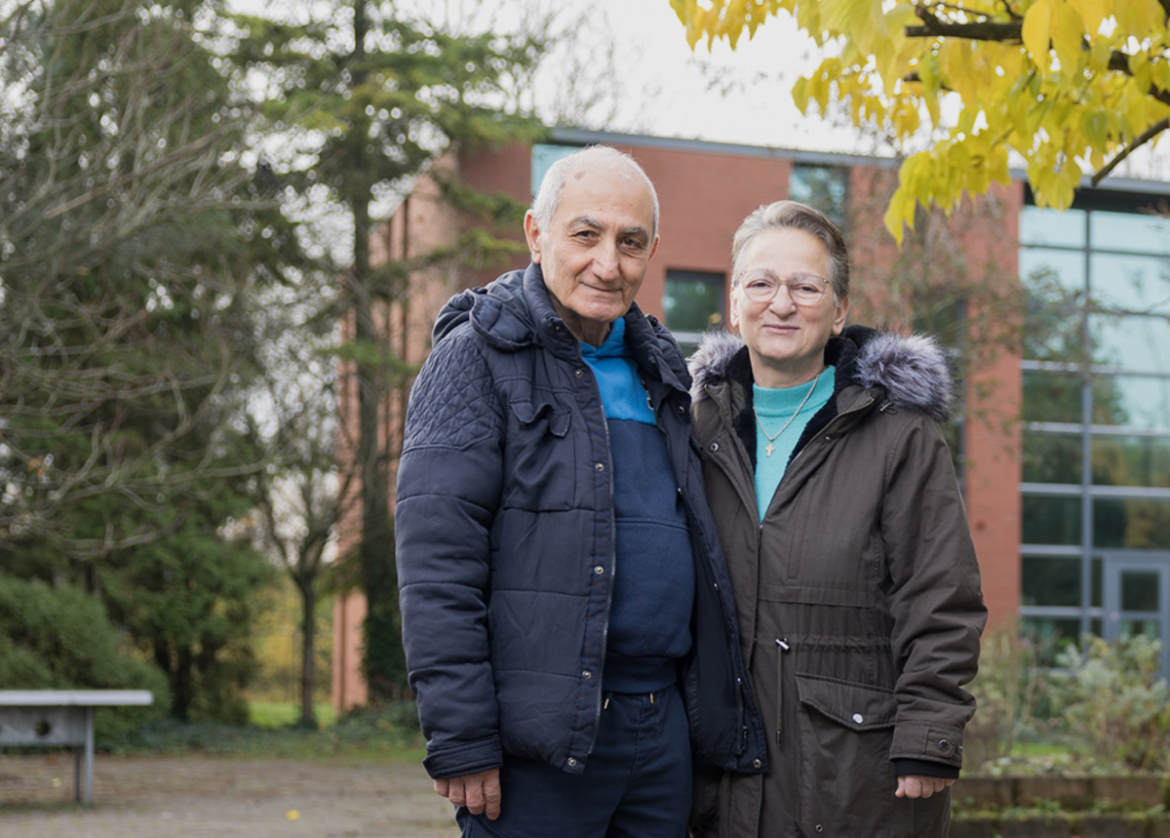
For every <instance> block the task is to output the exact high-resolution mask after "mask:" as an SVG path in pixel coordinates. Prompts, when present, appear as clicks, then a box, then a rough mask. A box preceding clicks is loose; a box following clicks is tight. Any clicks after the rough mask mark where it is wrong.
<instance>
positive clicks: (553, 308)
mask: <svg viewBox="0 0 1170 838" xmlns="http://www.w3.org/2000/svg"><path fill="white" fill-rule="evenodd" d="M657 227H658V199H657V196H656V195H655V192H654V187H653V186H652V184H651V183H650V181H649V179H648V178H647V177H646V175H645V173H644V172H643V171H642V169H641V168H640V167H639V166H638V165H637V163H635V162H634V161H633V159H632V158H630V157H628V156H627V155H625V154H622V153H620V152H617V151H615V150H613V149H610V148H605V147H592V148H588V149H585V150H583V151H580V152H577V153H575V154H573V155H570V156H568V157H566V158H564V159H562V160H560V161H558V162H557V163H556V164H554V165H553V166H552V167H551V168H550V170H549V172H548V174H547V176H546V177H545V179H544V182H543V184H542V185H541V189H540V193H539V194H538V195H537V197H536V200H535V201H534V203H533V207H532V210H531V211H529V212H528V214H527V216H526V217H525V220H524V232H525V235H526V237H527V241H528V246H529V249H530V251H531V255H532V263H531V264H530V265H529V266H528V268H527V269H526V270H524V271H515V272H512V273H508V274H505V275H504V276H502V277H500V278H499V279H497V280H496V281H495V282H493V283H491V284H490V285H489V286H488V287H487V288H486V289H485V288H476V289H474V290H472V291H466V292H464V293H463V294H461V295H458V296H456V297H454V298H452V299H451V301H450V302H449V303H448V304H447V305H446V307H445V308H444V309H443V311H442V312H441V313H440V315H439V318H438V320H437V322H436V324H435V330H434V350H433V351H432V353H431V356H430V358H429V360H428V361H427V363H426V364H425V366H424V367H423V369H422V371H421V373H420V374H419V377H418V381H417V382H416V383H415V386H414V390H413V392H412V394H411V400H410V408H409V410H408V414H407V420H406V440H405V445H404V448H403V453H402V459H401V462H400V466H399V475H398V492H397V498H398V502H397V511H396V521H397V524H396V527H397V537H398V550H397V558H398V572H399V583H400V590H401V602H402V621H403V636H404V639H405V643H406V655H407V663H408V666H409V668H410V683H411V686H412V687H413V688H414V690H415V692H416V694H417V696H418V708H419V716H420V718H421V720H422V726H423V731H424V733H425V734H426V736H427V739H428V743H427V757H426V760H425V762H424V764H425V766H426V768H427V771H428V772H429V773H430V775H431V777H432V778H434V780H435V790H436V791H437V792H438V793H439V794H440V795H443V796H445V797H446V798H448V799H449V800H450V801H451V802H452V803H453V804H455V805H456V807H458V809H457V812H456V817H457V820H458V821H459V823H460V825H461V826H462V828H463V834H464V835H472V836H474V835H487V836H507V837H508V838H551V836H558V835H564V836H574V837H575V838H577V837H578V836H579V838H592V837H593V836H596V838H602V836H641V838H645V837H646V836H654V838H672V836H680V837H681V836H684V835H685V834H686V821H687V817H688V815H689V810H690V794H691V791H690V790H691V782H692V748H693V755H694V761H695V762H696V764H698V765H711V766H722V767H723V768H726V769H731V770H739V771H747V772H760V771H762V770H764V769H765V768H766V765H765V761H766V743H765V741H764V737H765V735H766V734H765V732H764V728H763V724H762V721H761V719H760V717H759V713H758V711H757V710H756V707H755V703H754V701H753V699H752V697H751V695H750V693H749V692H748V691H747V690H746V689H745V688H744V687H743V684H744V683H746V681H745V679H744V677H743V676H744V671H743V666H742V663H741V660H740V657H739V652H738V645H737V644H738V640H737V637H736V622H735V612H734V605H733V603H732V600H731V598H730V585H729V584H728V578H727V571H726V567H725V565H724V561H723V556H722V553H721V552H720V549H719V546H718V543H717V540H716V534H715V533H716V531H715V527H714V523H713V521H712V520H711V516H710V512H709V511H708V508H707V504H706V500H705V499H704V496H703V493H702V475H701V469H700V466H699V463H698V460H697V458H696V455H695V452H694V448H693V447H692V443H691V440H690V418H689V414H690V398H689V396H688V388H689V384H690V380H689V377H688V375H687V372H686V368H685V364H684V362H683V359H682V357H681V353H680V352H679V349H678V346H677V344H676V343H675V342H674V340H673V339H672V338H671V337H670V335H669V333H668V332H667V331H666V330H665V329H664V328H662V327H661V326H660V325H659V324H658V323H657V321H655V320H654V319H653V318H651V317H647V316H645V315H643V314H642V312H641V311H640V310H639V309H638V306H637V305H636V304H634V302H633V300H634V296H635V295H636V294H637V292H638V288H639V287H640V286H641V284H642V280H643V278H644V276H645V273H646V268H647V265H648V263H649V261H650V259H651V257H652V256H653V255H654V251H655V249H656V248H657V245H658V232H657Z"/></svg>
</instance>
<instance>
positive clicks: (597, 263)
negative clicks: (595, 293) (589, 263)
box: [593, 241, 621, 279]
mask: <svg viewBox="0 0 1170 838" xmlns="http://www.w3.org/2000/svg"><path fill="white" fill-rule="evenodd" d="M620 262H621V254H620V253H619V252H618V245H617V242H616V241H603V242H601V244H599V245H598V246H597V247H596V248H595V249H594V253H593V270H594V272H595V273H596V274H597V276H598V277H600V278H601V279H616V278H617V276H618V273H619V271H618V265H619V264H620Z"/></svg>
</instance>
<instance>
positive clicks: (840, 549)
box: [763, 474, 884, 606]
mask: <svg viewBox="0 0 1170 838" xmlns="http://www.w3.org/2000/svg"><path fill="white" fill-rule="evenodd" d="M830 482H831V481H827V480H826V479H825V478H824V476H823V475H820V474H814V475H812V476H810V477H809V478H808V479H806V480H805V481H803V483H802V484H801V485H800V486H799V488H798V489H797V490H796V491H795V492H791V493H789V494H788V495H787V497H786V499H785V505H784V507H783V509H781V510H780V511H779V514H778V515H777V522H782V524H783V528H782V529H781V530H780V531H779V532H777V533H776V534H775V536H777V537H774V539H773V540H771V541H770V540H769V535H768V532H767V524H765V533H764V542H763V547H764V552H765V559H767V553H768V548H769V546H772V547H781V548H782V550H783V558H782V560H781V561H775V560H774V559H773V560H772V561H771V562H770V563H769V565H770V566H767V565H766V566H767V571H766V577H765V580H764V581H765V583H766V584H767V585H768V586H785V587H786V586H800V587H805V588H815V589H821V590H829V591H836V592H838V593H839V595H840V596H841V597H843V598H844V599H843V600H842V601H841V602H839V603H838V604H842V605H862V606H865V605H869V604H871V603H870V599H871V594H872V592H873V591H874V590H875V588H876V587H877V586H879V585H880V584H881V577H882V575H883V573H884V569H883V568H884V559H883V557H884V550H883V548H882V543H881V538H880V533H879V532H878V531H877V528H876V526H875V522H876V520H877V516H878V514H879V512H878V510H877V509H876V507H874V505H873V504H872V503H871V502H870V501H869V500H868V499H867V498H865V497H864V496H863V497H857V496H855V495H853V494H852V493H851V492H850V491H849V490H848V489H845V490H842V491H838V492H833V491H829V488H830V486H829V483H830ZM850 593H852V594H853V596H850ZM854 599H856V601H854Z"/></svg>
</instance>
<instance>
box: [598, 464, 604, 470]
mask: <svg viewBox="0 0 1170 838" xmlns="http://www.w3.org/2000/svg"><path fill="white" fill-rule="evenodd" d="M597 470H598V471H605V463H598V464H597Z"/></svg>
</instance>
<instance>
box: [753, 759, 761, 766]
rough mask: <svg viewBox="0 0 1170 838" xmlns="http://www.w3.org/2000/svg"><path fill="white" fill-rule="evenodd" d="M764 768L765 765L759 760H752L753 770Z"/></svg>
mask: <svg viewBox="0 0 1170 838" xmlns="http://www.w3.org/2000/svg"><path fill="white" fill-rule="evenodd" d="M762 766H763V763H762V762H760V761H759V760H758V759H753V760H752V768H760V767H762Z"/></svg>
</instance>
